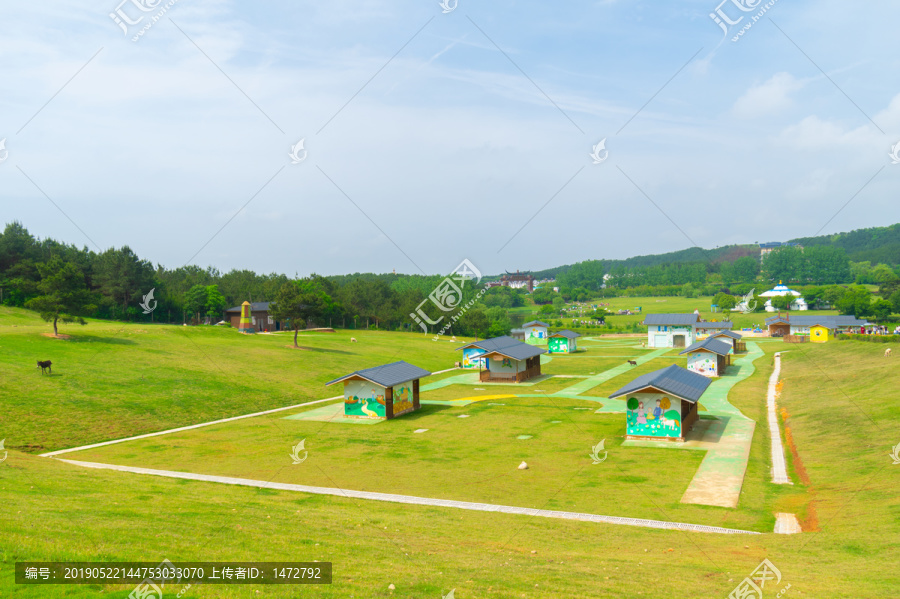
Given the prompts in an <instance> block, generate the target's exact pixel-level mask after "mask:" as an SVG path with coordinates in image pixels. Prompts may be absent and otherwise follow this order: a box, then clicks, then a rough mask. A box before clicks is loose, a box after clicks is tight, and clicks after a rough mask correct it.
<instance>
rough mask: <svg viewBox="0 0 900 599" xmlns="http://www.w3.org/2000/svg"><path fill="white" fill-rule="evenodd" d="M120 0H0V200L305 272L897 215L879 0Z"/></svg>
mask: <svg viewBox="0 0 900 599" xmlns="http://www.w3.org/2000/svg"><path fill="white" fill-rule="evenodd" d="M120 1H121V0H112V1H110V2H108V3H103V2H100V3H97V2H87V1H81V0H77V1H76V0H71V1H58V2H50V3H12V2H4V3H2V4H0V39H2V40H3V44H4V57H5V58H6V59H5V60H3V61H2V62H0V94H2V98H3V100H2V104H0V106H2V110H0V139H3V138H6V144H5V145H6V150H7V151H8V152H9V155H8V157H7V159H6V160H4V161H3V162H2V163H0V206H2V212H0V214H2V215H3V219H2V220H3V221H4V222H6V221H10V220H20V221H22V222H23V223H24V224H25V226H27V227H28V228H29V230H31V231H32V233H34V234H36V235H38V236H41V237H54V238H56V239H59V240H63V241H67V242H73V243H76V244H78V245H88V246H89V247H94V244H96V246H98V247H99V248H101V249H105V248H107V247H111V246H116V247H118V246H121V245H125V244H127V245H130V246H131V247H132V248H133V249H134V250H135V251H136V252H138V253H139V254H140V255H141V256H142V257H145V258H148V259H150V260H152V261H153V262H155V263H162V264H164V265H166V266H168V267H177V266H180V265H182V264H184V263H186V262H193V263H196V264H200V265H201V266H206V265H213V266H215V267H217V268H219V269H220V270H229V269H231V268H250V269H254V270H257V271H261V272H269V271H277V272H285V273H288V274H290V275H293V274H294V273H299V274H300V275H304V274H308V273H310V272H313V271H315V272H319V273H322V274H336V273H345V272H357V271H359V272H366V271H374V272H390V271H391V270H394V269H396V270H397V271H398V272H409V273H414V272H426V273H429V274H431V273H437V272H448V271H449V270H450V269H452V268H454V267H455V266H456V265H457V264H458V263H459V262H460V261H461V260H462V259H463V258H468V259H470V260H471V261H472V262H473V263H474V264H475V265H476V266H478V267H479V269H481V270H482V271H483V272H485V273H497V272H501V271H503V270H516V269H521V270H525V269H543V268H548V267H552V266H556V265H560V264H565V263H573V262H576V261H580V260H586V259H599V258H625V257H629V256H633V255H641V254H649V253H659V252H666V251H672V250H678V249H683V248H685V247H689V246H691V245H695V244H696V245H700V246H703V247H716V246H718V245H724V244H729V243H747V242H749V243H752V242H755V241H773V240H787V239H789V238H792V237H798V236H809V235H814V234H816V233H817V232H819V230H820V229H821V230H822V234H826V233H834V232H840V231H848V230H851V229H855V228H861V227H870V226H880V225H885V224H891V223H895V222H898V221H900V207H898V203H897V201H896V192H897V189H898V182H900V165H893V164H891V162H892V161H891V158H890V157H889V153H890V151H891V147H892V146H893V145H894V144H896V143H898V141H900V82H898V77H897V73H898V72H900V69H898V66H900V65H898V62H900V58H898V53H897V52H896V51H894V46H895V45H896V44H895V35H894V32H893V31H891V30H890V28H891V26H892V24H893V23H895V22H896V20H897V17H898V13H900V6H898V5H897V4H896V3H893V2H891V3H889V2H887V1H878V0H877V1H873V2H869V3H867V4H866V8H865V10H861V9H859V8H858V7H856V6H853V5H851V4H850V3H846V2H837V1H828V0H825V1H819V2H806V1H795V0H778V1H777V2H775V3H774V5H773V6H772V7H771V8H769V9H768V10H767V12H766V13H765V14H764V15H763V16H762V17H761V18H760V19H759V20H758V21H757V22H755V23H754V24H753V26H752V27H751V28H750V29H749V30H747V31H746V32H745V34H744V35H743V36H742V37H740V38H739V40H738V41H737V42H732V41H731V39H730V35H729V37H725V38H723V32H722V30H721V29H719V27H718V26H717V25H716V24H715V23H714V22H713V21H712V19H711V18H710V16H709V15H710V13H712V12H713V11H715V10H716V8H717V7H720V8H721V10H722V11H723V12H724V14H726V15H728V16H729V18H731V19H732V20H736V19H737V18H738V17H739V16H744V19H743V21H742V22H741V23H740V24H739V25H737V26H734V27H733V28H732V30H731V31H730V33H731V34H733V33H736V32H737V30H739V29H740V27H741V26H742V25H744V24H745V23H747V22H750V19H751V18H752V16H753V15H755V14H757V13H758V12H759V10H761V9H762V6H763V5H764V4H765V3H759V1H758V0H733V1H732V0H729V1H728V2H727V3H725V4H723V5H718V4H717V2H715V1H714V2H708V1H706V0H702V1H700V0H686V1H682V2H677V3H671V2H661V1H660V2H641V1H628V0H607V1H597V2H575V3H563V4H561V5H556V4H552V3H546V2H515V1H509V0H506V1H498V2H492V3H483V2H471V1H469V0H458V4H457V6H456V8H455V9H454V10H453V11H452V12H449V13H446V14H444V13H443V12H442V9H441V6H440V5H439V3H438V2H437V0H433V1H432V0H427V1H426V0H417V1H415V2H412V1H404V0H398V1H393V2H388V1H380V0H359V1H354V2H350V1H346V0H336V1H332V2H328V3H321V2H309V1H305V0H304V1H294V2H279V1H272V2H267V3H265V4H264V5H263V6H258V5H256V4H255V3H254V4H252V5H251V4H249V3H244V4H239V3H236V2H228V1H216V0H209V1H206V0H177V1H176V2H174V4H173V5H172V6H171V7H170V8H168V10H167V12H166V13H165V14H164V15H163V16H162V17H161V18H160V19H159V20H158V21H157V22H156V23H154V24H153V26H152V27H151V28H150V29H148V30H147V31H146V32H145V34H144V35H143V36H142V37H140V38H138V40H137V41H132V36H133V34H134V33H135V32H136V31H137V30H139V29H140V27H141V26H142V25H144V24H145V23H147V22H149V21H150V18H151V17H152V16H153V15H155V14H157V13H158V12H159V11H160V10H162V9H163V8H164V7H165V4H166V3H165V2H163V3H161V4H159V6H155V7H154V5H155V4H156V3H157V2H158V0H143V2H144V3H145V6H148V7H152V10H148V11H147V12H143V11H141V10H139V9H138V7H137V6H136V4H140V3H141V1H142V0H133V2H134V3H133V2H132V0H128V2H126V3H125V4H122V5H121V6H120V9H121V11H122V12H123V13H124V14H125V15H128V16H129V18H131V19H132V20H136V19H137V17H138V16H144V19H143V21H142V22H141V23H140V24H139V25H135V26H133V27H131V28H130V30H129V34H128V35H126V34H125V33H124V32H123V31H122V29H120V28H119V27H118V26H117V25H116V23H114V22H113V20H112V19H111V18H110V16H109V15H110V13H112V12H114V11H115V10H116V8H117V7H119V2H120ZM741 1H743V3H744V7H745V8H752V10H748V11H742V10H740V8H739V7H738V6H737V4H739V3H741ZM757 4H758V5H759V6H757ZM450 5H451V6H452V2H450ZM498 48H499V49H498ZM98 52H99V53H98ZM92 57H93V59H91V58H92ZM392 57H393V58H392ZM692 57H693V58H692ZM820 69H821V70H820ZM76 73H77V74H76ZM67 82H68V83H67ZM48 100H49V103H48ZM45 104H46V105H45ZM42 107H43V108H42ZM342 107H343V108H342ZM642 107H643V108H642ZM604 138H605V139H606V148H607V149H608V151H609V155H608V158H607V159H606V160H605V161H604V162H602V163H601V164H593V160H592V159H591V157H590V155H589V154H590V152H591V149H592V146H593V145H595V144H597V143H598V142H599V141H600V140H601V139H604ZM300 139H303V140H304V147H305V149H306V151H307V152H308V153H307V154H306V158H305V160H303V161H302V162H300V163H299V164H292V163H291V158H290V157H289V153H290V151H291V147H292V146H293V145H294V144H296V143H297V142H298V141H299V140H300ZM2 156H3V155H2V153H0V158H2ZM873 177H874V178H873ZM38 188H40V190H39V189H38ZM41 190H42V191H41ZM44 194H46V196H49V199H48V197H46V196H45V195H44ZM851 198H852V201H851ZM248 202H249V203H248ZM848 202H849V204H848ZM845 205H846V207H844V206H845ZM242 207H243V209H242ZM842 208H843V209H842ZM523 226H524V227H523ZM823 227H824V229H823ZM501 248H502V249H501ZM94 249H96V248H95V247H94ZM198 252H199V253H198Z"/></svg>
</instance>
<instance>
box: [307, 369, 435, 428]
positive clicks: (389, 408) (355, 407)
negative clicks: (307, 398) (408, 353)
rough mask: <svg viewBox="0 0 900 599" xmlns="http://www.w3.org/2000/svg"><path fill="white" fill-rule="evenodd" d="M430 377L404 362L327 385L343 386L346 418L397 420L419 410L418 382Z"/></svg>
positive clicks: (369, 370) (345, 377) (424, 371)
mask: <svg viewBox="0 0 900 599" xmlns="http://www.w3.org/2000/svg"><path fill="white" fill-rule="evenodd" d="M430 374H431V373H430V372H429V371H427V370H425V369H424V368H419V367H418V366H413V365H412V364H409V363H407V362H403V361H402V360H401V361H399V362H393V363H391V364H385V365H383V366H375V367H374V368H366V369H365V370H357V371H356V372H351V373H350V374H347V375H344V376H342V377H340V378H336V379H334V380H333V381H329V382H327V383H325V385H326V386H328V385H334V384H337V383H344V415H345V416H349V417H351V418H376V419H387V420H390V419H392V418H396V417H397V416H400V415H402V414H406V413H408V412H412V411H415V410H418V409H419V379H421V378H423V377H426V376H429V375H430Z"/></svg>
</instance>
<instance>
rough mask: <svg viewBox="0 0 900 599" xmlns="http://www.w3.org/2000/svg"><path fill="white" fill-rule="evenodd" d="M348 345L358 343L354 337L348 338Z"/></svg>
mask: <svg viewBox="0 0 900 599" xmlns="http://www.w3.org/2000/svg"><path fill="white" fill-rule="evenodd" d="M350 343H358V342H357V341H356V337H350Z"/></svg>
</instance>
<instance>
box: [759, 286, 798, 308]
mask: <svg viewBox="0 0 900 599" xmlns="http://www.w3.org/2000/svg"><path fill="white" fill-rule="evenodd" d="M786 295H792V296H794V298H795V299H794V301H793V302H792V303H791V310H794V311H797V310H809V305H807V303H806V300H805V299H803V297H802V294H801V293H800V292H799V291H794V290H793V289H790V288H789V287H788V286H787V285H784V284H783V283H782V282H781V281H778V285H776V286H775V288H774V289H770V290H769V291H766V292H765V293H760V294H759V297H784V296H786ZM765 306H766V312H777V311H778V309H777V308H775V307H773V306H772V300H767V301H766V304H765Z"/></svg>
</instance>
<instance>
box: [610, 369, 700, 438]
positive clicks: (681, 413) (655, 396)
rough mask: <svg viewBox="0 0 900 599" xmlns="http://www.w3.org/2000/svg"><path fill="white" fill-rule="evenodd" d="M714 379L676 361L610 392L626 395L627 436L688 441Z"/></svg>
mask: <svg viewBox="0 0 900 599" xmlns="http://www.w3.org/2000/svg"><path fill="white" fill-rule="evenodd" d="M710 383H711V381H710V380H709V379H708V378H706V377H705V376H702V375H700V374H697V373H696V372H690V371H689V370H685V369H684V368H682V367H681V366H678V365H676V364H673V365H671V366H667V367H666V368H662V369H660V370H656V371H654V372H650V373H648V374H645V375H642V376H639V377H637V378H636V379H634V380H633V381H631V382H630V383H628V384H627V385H625V386H624V387H622V388H621V389H619V390H618V391H616V392H615V393H613V394H612V395H610V396H609V398H610V399H617V398H622V397H623V398H625V407H626V411H625V413H626V417H625V418H626V429H625V432H626V437H625V438H626V439H652V440H660V439H665V440H670V441H684V437H685V435H686V434H687V433H688V432H690V430H691V428H692V427H693V426H694V423H695V422H696V421H697V420H698V418H699V402H700V397H701V396H702V395H703V393H704V391H706V389H707V387H709V385H710Z"/></svg>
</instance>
